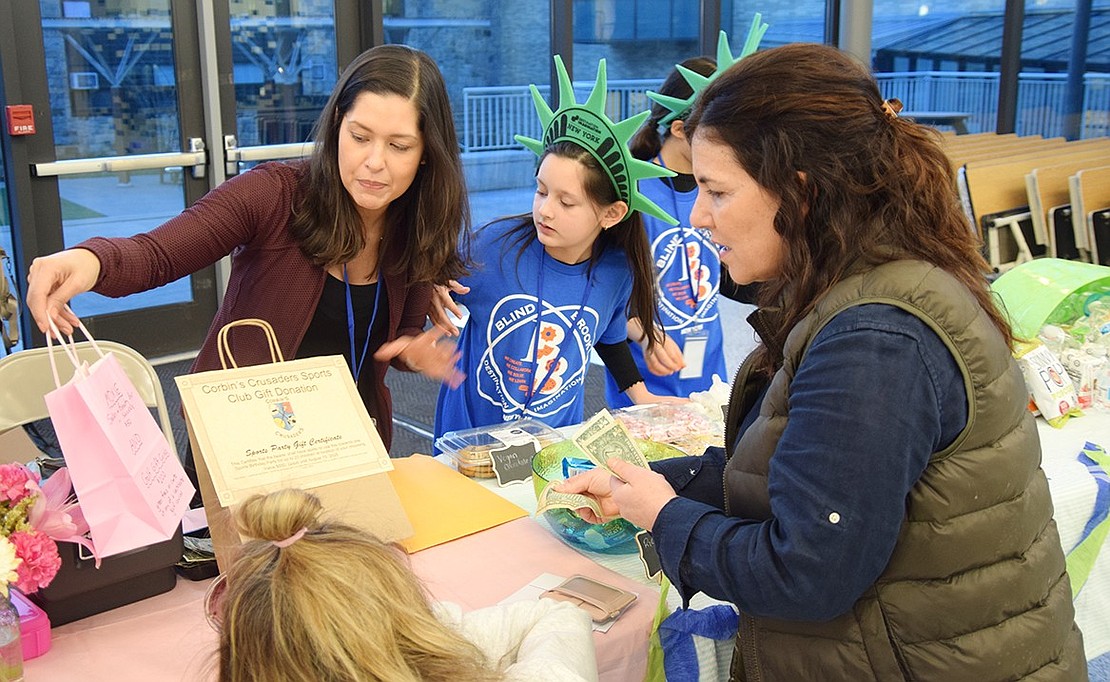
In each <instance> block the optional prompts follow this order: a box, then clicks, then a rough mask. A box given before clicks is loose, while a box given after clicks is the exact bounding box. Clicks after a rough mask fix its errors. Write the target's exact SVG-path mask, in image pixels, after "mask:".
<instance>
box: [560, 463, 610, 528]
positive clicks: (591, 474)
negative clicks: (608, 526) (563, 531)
mask: <svg viewBox="0 0 1110 682" xmlns="http://www.w3.org/2000/svg"><path fill="white" fill-rule="evenodd" d="M610 478H612V476H610V475H609V472H608V471H606V470H605V469H602V468H601V467H597V468H596V469H592V470H590V471H586V472H583V473H581V474H578V475H576V476H571V477H570V478H568V479H567V480H565V481H563V482H562V483H559V484H558V485H556V486H555V490H556V492H560V493H579V494H582V495H585V496H586V497H590V498H593V499H594V500H596V501H597V504H598V506H599V507H601V513H602V514H604V515H605V516H604V517H603V518H598V517H597V515H596V514H594V513H593V511H592V510H590V508H589V507H582V508H581V509H575V510H574V511H575V513H577V514H578V515H579V516H581V517H582V520H583V521H585V522H586V523H605V522H606V521H609V520H611V519H613V518H614V517H616V516H620V509H619V508H618V507H617V504H616V502H614V501H613V497H612V486H611V485H610V484H609V479H610Z"/></svg>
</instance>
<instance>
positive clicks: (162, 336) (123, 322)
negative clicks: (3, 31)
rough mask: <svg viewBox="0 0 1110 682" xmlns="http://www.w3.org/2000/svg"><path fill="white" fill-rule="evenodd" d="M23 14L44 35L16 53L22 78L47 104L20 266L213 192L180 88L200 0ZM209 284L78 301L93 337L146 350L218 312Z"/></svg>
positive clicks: (195, 118) (194, 119) (193, 111)
mask: <svg viewBox="0 0 1110 682" xmlns="http://www.w3.org/2000/svg"><path fill="white" fill-rule="evenodd" d="M24 10H25V11H21V12H19V13H15V14H13V16H12V21H13V23H14V26H13V27H12V28H13V31H14V32H15V33H16V34H25V35H28V36H38V37H39V40H40V43H39V44H40V45H41V47H40V49H41V51H42V52H41V57H40V58H39V59H35V60H33V59H29V58H28V59H23V60H21V61H20V64H19V68H18V77H19V78H20V79H21V80H23V79H27V80H29V81H31V82H34V83H35V84H38V85H42V86H44V87H42V88H41V90H40V92H41V93H42V96H41V97H42V98H40V100H39V101H37V102H35V101H33V100H34V96H33V95H31V96H30V97H29V99H31V100H32V102H31V103H32V105H34V108H35V110H36V116H35V118H36V121H35V122H36V127H37V130H36V133H35V135H34V137H37V138H39V139H38V140H37V144H36V143H29V147H28V149H32V148H33V150H34V151H33V152H32V153H30V154H29V155H28V156H29V158H28V161H29V162H30V163H29V164H28V165H29V166H30V169H29V176H28V177H27V178H26V182H27V187H29V189H30V196H31V197H32V203H33V204H34V213H35V216H36V219H35V220H34V222H33V224H13V227H14V228H15V229H17V230H19V231H20V232H21V233H22V236H23V237H24V239H22V240H21V243H22V244H24V245H27V246H28V248H25V249H24V253H21V254H19V255H20V256H21V258H20V266H21V267H22V269H23V272H25V271H26V267H27V266H28V265H29V263H30V260H31V259H32V258H33V257H35V256H37V255H42V254H46V253H50V252H52V251H56V250H58V249H60V248H66V247H70V246H74V245H76V244H78V243H80V242H81V241H83V240H84V239H87V238H89V237H93V236H106V237H116V236H130V235H134V234H137V233H140V232H146V231H148V230H150V229H152V228H154V227H157V226H158V225H159V224H161V223H162V222H164V221H165V220H167V219H169V218H171V217H173V216H174V215H177V214H178V213H180V212H181V211H182V210H183V209H184V208H185V206H186V205H187V204H188V203H191V201H193V200H195V199H196V198H199V197H200V196H201V195H203V194H204V192H206V191H207V190H208V188H209V184H208V180H207V178H206V168H207V155H206V152H205V139H204V120H203V117H202V115H201V112H202V104H201V98H200V91H199V88H195V87H194V88H189V87H183V85H182V84H184V83H190V82H195V77H196V74H197V73H198V71H199V69H198V68H197V64H198V63H199V60H198V54H199V53H198V46H197V37H196V36H197V18H196V6H195V4H194V3H192V2H178V1H177V0H143V1H137V0H106V1H103V2H82V1H76V2H74V1H70V0H65V1H56V0H40V1H39V2H36V3H25V4H24ZM4 57H5V59H7V58H9V55H8V54H7V53H5V55H4ZM7 78H8V69H5V79H7ZM6 84H7V83H6ZM51 142H52V144H50V143H51ZM47 217H53V218H54V219H47ZM58 217H60V220H58V219H57V218H58ZM17 222H19V221H17ZM214 283H215V276H214V270H213V269H212V268H208V269H206V270H204V271H202V272H199V273H197V274H195V275H193V276H191V277H185V278H182V279H180V280H178V281H176V282H173V283H170V284H167V285H166V286H163V287H159V288H157V289H154V290H152V291H148V292H144V293H141V294H136V295H133V296H128V297H125V298H121V299H108V298H105V297H103V296H100V295H98V294H93V293H88V294H82V295H79V296H77V297H75V298H74V299H73V301H72V306H73V309H74V311H75V312H76V313H77V314H78V315H79V316H81V317H82V319H83V320H85V322H86V323H87V325H88V326H89V328H90V329H91V330H92V331H93V334H94V335H96V336H100V337H103V338H110V339H114V340H117V341H121V342H123V343H126V344H128V345H131V346H134V347H136V348H137V349H139V350H140V351H142V352H143V353H144V354H146V355H147V356H162V355H167V354H172V353H177V352H188V351H192V350H195V349H196V348H197V347H199V345H200V343H201V341H202V340H203V338H204V334H205V332H206V330H207V326H208V322H209V321H210V320H211V318H212V315H213V314H214V313H215V309H216V289H215V286H214ZM36 334H37V330H36ZM40 340H41V339H40ZM35 345H38V344H37V343H36V344H35Z"/></svg>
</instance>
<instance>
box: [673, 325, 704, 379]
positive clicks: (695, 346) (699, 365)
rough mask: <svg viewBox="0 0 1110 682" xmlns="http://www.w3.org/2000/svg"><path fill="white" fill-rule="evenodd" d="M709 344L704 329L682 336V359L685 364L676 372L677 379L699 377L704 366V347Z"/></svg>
mask: <svg viewBox="0 0 1110 682" xmlns="http://www.w3.org/2000/svg"><path fill="white" fill-rule="evenodd" d="M707 345H709V335H708V334H706V333H705V332H704V331H700V332H696V333H694V334H689V335H687V336H684V337H682V359H683V360H684V361H685V362H686V366H685V367H683V368H682V369H681V370H679V372H678V378H679V379H698V378H701V375H702V369H703V368H704V367H705V348H706V346H707Z"/></svg>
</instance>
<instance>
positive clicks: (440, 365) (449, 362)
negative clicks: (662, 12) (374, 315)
mask: <svg viewBox="0 0 1110 682" xmlns="http://www.w3.org/2000/svg"><path fill="white" fill-rule="evenodd" d="M443 336H444V331H443V330H442V329H440V328H439V327H432V328H431V329H429V330H427V331H425V332H422V333H421V334H420V335H419V336H399V337H397V338H396V339H394V340H393V341H389V342H388V343H383V344H382V346H381V347H380V348H378V350H377V352H375V353H374V359H376V360H380V361H382V362H388V361H389V360H392V359H393V358H397V357H399V358H401V360H403V361H404V363H405V364H406V365H408V366H409V369H411V370H412V371H414V372H420V373H421V374H423V375H424V376H426V377H428V378H429V379H436V380H437V381H442V382H443V383H445V384H447V385H448V386H450V387H451V388H457V387H458V385H459V384H461V383H462V381H463V379H465V378H466V375H465V374H463V373H462V372H461V371H460V370H459V367H458V362H459V358H460V357H462V353H460V352H458V351H457V350H455V344H454V343H452V342H451V341H443V342H442V343H440V341H441V340H442V339H443Z"/></svg>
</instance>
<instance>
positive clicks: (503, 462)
mask: <svg viewBox="0 0 1110 682" xmlns="http://www.w3.org/2000/svg"><path fill="white" fill-rule="evenodd" d="M535 454H536V446H535V444H533V443H526V444H524V445H506V446H505V447H503V448H499V449H497V450H490V453H489V457H490V460H491V461H490V463H491V464H492V465H493V473H494V474H496V475H497V485H499V486H502V487H504V486H507V485H509V484H510V483H516V482H518V481H527V480H528V479H530V478H532V457H533V456H535Z"/></svg>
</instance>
